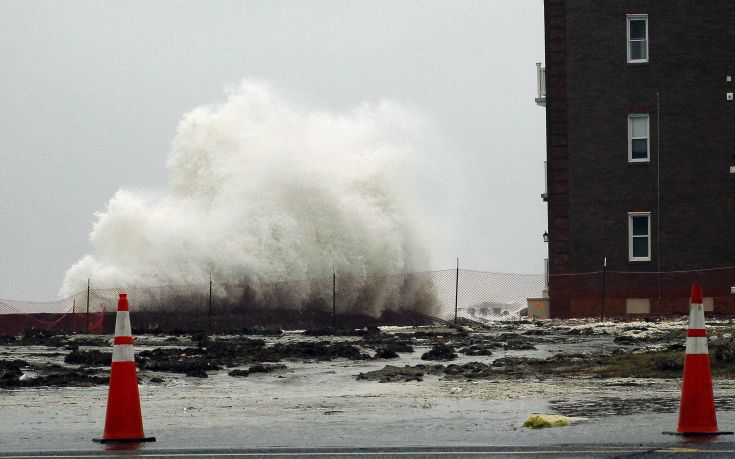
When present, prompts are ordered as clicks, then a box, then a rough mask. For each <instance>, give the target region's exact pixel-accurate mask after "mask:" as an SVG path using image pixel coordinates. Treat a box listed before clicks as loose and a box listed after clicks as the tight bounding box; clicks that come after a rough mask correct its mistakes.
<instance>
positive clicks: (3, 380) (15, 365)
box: [0, 359, 28, 387]
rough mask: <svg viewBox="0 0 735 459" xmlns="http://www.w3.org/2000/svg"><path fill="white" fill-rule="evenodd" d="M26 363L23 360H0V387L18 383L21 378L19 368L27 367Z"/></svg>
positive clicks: (21, 373)
mask: <svg viewBox="0 0 735 459" xmlns="http://www.w3.org/2000/svg"><path fill="white" fill-rule="evenodd" d="M27 366H28V362H26V361H25V360H17V359H16V360H0V386H2V387H6V385H12V384H14V383H16V382H20V377H21V376H23V371H21V368H24V367H27Z"/></svg>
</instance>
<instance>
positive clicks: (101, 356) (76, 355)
mask: <svg viewBox="0 0 735 459" xmlns="http://www.w3.org/2000/svg"><path fill="white" fill-rule="evenodd" d="M64 362H66V363H74V364H83V365H94V366H109V365H110V363H111V362H112V352H100V351H79V350H74V351H71V352H70V353H68V354H67V355H66V357H64Z"/></svg>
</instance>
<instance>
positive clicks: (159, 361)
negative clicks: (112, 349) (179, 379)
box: [136, 349, 221, 378]
mask: <svg viewBox="0 0 735 459" xmlns="http://www.w3.org/2000/svg"><path fill="white" fill-rule="evenodd" d="M136 361H137V364H138V367H139V368H140V369H141V370H149V371H164V372H170V373H184V374H185V375H186V376H191V377H195V378H206V377H207V371H214V370H219V369H220V368H221V367H220V366H219V365H217V364H215V363H214V362H212V361H211V360H210V359H206V358H203V357H201V356H198V355H189V354H187V353H186V352H182V350H181V349H153V350H145V351H142V352H140V353H138V356H137V358H136Z"/></svg>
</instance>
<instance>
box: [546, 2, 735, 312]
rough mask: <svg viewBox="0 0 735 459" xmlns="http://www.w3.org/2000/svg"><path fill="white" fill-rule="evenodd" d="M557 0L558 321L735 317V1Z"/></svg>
mask: <svg viewBox="0 0 735 459" xmlns="http://www.w3.org/2000/svg"><path fill="white" fill-rule="evenodd" d="M544 8H545V41H546V43H545V44H546V55H545V59H546V63H545V65H546V66H545V72H543V73H545V81H544V80H540V83H539V92H540V94H539V98H538V99H537V102H538V103H539V104H540V105H545V107H546V132H547V192H546V193H545V194H544V199H546V200H547V202H548V225H549V226H548V242H549V244H548V249H549V274H550V276H549V289H548V291H549V299H550V312H551V316H552V317H581V316H597V315H600V314H604V315H618V316H619V315H626V314H669V313H686V312H688V309H687V307H688V306H687V305H688V295H689V288H690V285H691V283H692V282H701V283H702V284H703V288H704V293H705V296H706V297H707V299H706V307H707V309H712V310H714V311H715V312H720V313H735V295H733V294H732V292H731V287H732V286H735V268H732V267H733V266H735V101H733V92H735V2H733V1H732V0H709V1H707V2H692V1H684V0H667V1H663V0H658V1H655V0H650V1H643V0H607V1H604V2H591V1H589V0H545V1H544ZM542 70H544V69H542V68H539V74H540V75H541V76H542V77H543V74H542ZM544 85H545V88H544ZM542 91H543V92H545V94H541V92H542ZM605 259H606V260H607V262H606V263H607V265H606V267H604V268H603V260H605ZM581 273H587V274H581ZM603 284H604V286H603Z"/></svg>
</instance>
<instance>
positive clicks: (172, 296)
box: [0, 267, 735, 334]
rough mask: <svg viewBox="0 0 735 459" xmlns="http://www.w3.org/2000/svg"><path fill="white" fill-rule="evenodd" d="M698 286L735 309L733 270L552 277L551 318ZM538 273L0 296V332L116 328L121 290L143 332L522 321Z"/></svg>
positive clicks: (609, 311) (626, 308) (590, 313)
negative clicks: (41, 297) (31, 298)
mask: <svg viewBox="0 0 735 459" xmlns="http://www.w3.org/2000/svg"><path fill="white" fill-rule="evenodd" d="M694 282H697V283H700V284H702V287H703V289H704V294H705V309H706V310H708V311H712V312H713V313H716V314H727V315H731V314H733V312H735V295H733V294H731V291H730V289H731V287H732V286H735V267H732V268H721V269H711V270H699V271H677V272H666V273H642V272H635V273H633V272H606V271H598V272H593V273H581V274H565V275H554V276H551V277H550V278H549V280H548V293H549V296H550V297H551V300H552V308H551V309H552V310H551V315H552V316H553V317H599V316H605V317H631V316H635V317H640V316H642V315H666V314H686V313H687V312H688V304H689V294H690V289H691V284H692V283H694ZM546 288H547V281H546V279H545V276H544V275H541V274H509V273H491V272H483V271H473V270H468V269H456V270H455V269H452V270H442V271H427V272H417V273H401V274H392V275H384V276H357V275H335V276H331V277H328V278H322V279H309V280H296V281H287V282H270V283H221V282H205V283H201V284H190V285H168V286H162V287H133V288H88V289H87V290H84V291H81V292H79V293H77V294H75V295H72V296H70V297H69V298H65V299H63V300H58V301H53V302H48V303H32V302H27V301H12V300H0V334H17V333H22V332H23V331H25V330H29V329H45V330H67V331H77V332H86V331H88V332H93V333H110V332H111V331H112V330H113V328H114V320H115V314H114V312H115V310H116V306H117V299H118V295H119V294H120V293H127V295H128V298H129V301H130V311H131V320H132V324H133V327H134V328H136V329H137V330H138V331H157V330H161V331H168V332H171V331H176V330H179V331H182V332H191V331H196V330H202V331H204V330H208V331H211V332H237V331H243V330H245V329H254V328H281V329H315V328H328V327H334V328H361V327H365V326H377V325H421V324H429V323H435V322H437V321H446V322H454V321H456V320H462V319H465V320H470V321H474V322H490V321H494V320H498V319H503V318H513V317H519V315H521V314H522V312H523V310H524V308H525V307H526V304H527V301H526V300H527V299H528V298H539V297H543V296H545V293H546V292H545V290H546Z"/></svg>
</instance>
